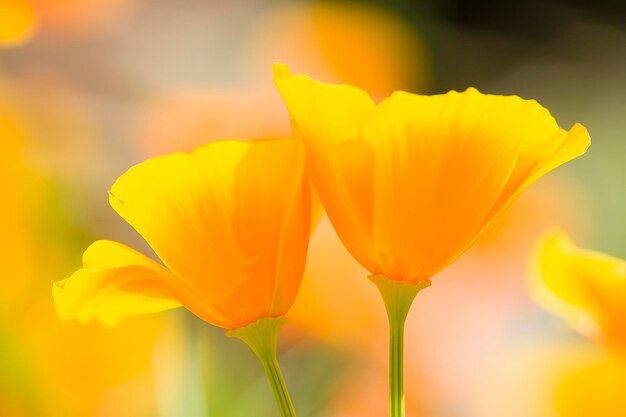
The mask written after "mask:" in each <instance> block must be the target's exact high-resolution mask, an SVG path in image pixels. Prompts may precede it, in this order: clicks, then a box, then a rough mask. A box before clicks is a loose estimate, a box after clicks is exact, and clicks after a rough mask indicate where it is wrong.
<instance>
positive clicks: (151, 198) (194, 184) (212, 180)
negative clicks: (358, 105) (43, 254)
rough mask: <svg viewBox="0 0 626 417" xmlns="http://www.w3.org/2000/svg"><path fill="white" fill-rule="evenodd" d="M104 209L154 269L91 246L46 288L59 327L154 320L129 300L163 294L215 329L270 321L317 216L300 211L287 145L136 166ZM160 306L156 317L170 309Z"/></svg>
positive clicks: (305, 196) (299, 184)
mask: <svg viewBox="0 0 626 417" xmlns="http://www.w3.org/2000/svg"><path fill="white" fill-rule="evenodd" d="M110 203H111V205H112V206H113V208H114V209H115V210H116V211H117V212H118V213H119V214H120V215H121V216H122V217H123V218H124V219H125V220H126V221H127V222H128V223H130V224H131V225H132V226H133V227H134V228H135V229H136V230H137V231H138V232H139V233H140V234H141V235H142V236H143V237H144V238H145V239H146V241H147V242H148V243H149V244H150V245H151V246H152V248H153V249H154V250H155V252H156V254H157V255H158V256H159V258H160V259H161V260H162V261H163V263H164V264H165V267H163V266H160V265H159V264H157V263H155V262H153V261H150V260H149V259H148V258H146V257H144V256H142V255H139V254H138V253H136V252H134V251H132V250H131V249H129V248H126V247H123V246H121V245H119V244H115V243H112V242H108V243H97V244H95V245H94V246H93V247H92V248H90V250H88V251H87V252H86V254H85V259H84V263H85V267H84V268H83V269H81V270H80V271H78V272H77V273H76V274H75V275H74V276H72V277H71V278H69V279H68V280H65V281H61V282H59V283H57V284H56V285H55V296H56V299H57V309H58V311H59V314H60V315H61V316H62V317H70V316H77V317H78V318H80V319H81V320H88V319H89V318H98V319H100V320H101V321H105V322H107V323H114V322H116V321H118V320H119V319H121V318H123V317H124V316H127V315H132V314H138V313H140V312H147V310H150V309H153V311H157V310H158V309H159V308H160V307H159V306H157V305H156V304H149V303H148V301H146V303H144V304H145V306H142V305H140V304H141V303H139V302H137V303H136V304H135V305H133V303H134V300H138V299H139V298H138V297H141V295H143V296H145V298H146V299H147V298H151V297H152V296H155V295H156V296H157V298H162V297H161V295H164V294H167V295H171V297H169V298H174V299H176V300H177V301H178V302H179V303H180V304H182V305H184V306H185V307H187V308H188V309H189V310H191V311H192V312H193V313H194V314H196V315H198V316H199V317H201V318H202V319H204V320H206V321H208V322H210V323H212V324H215V325H217V326H220V327H225V328H237V327H242V326H245V325H247V324H249V323H251V322H254V321H255V320H257V319H259V318H262V317H276V316H282V315H284V314H285V313H286V312H287V310H288V309H289V308H290V307H291V304H292V303H293V301H294V299H295V297H296V294H297V292H298V289H299V286H300V281H301V279H302V274H303V270H304V263H305V257H306V251H307V246H308V239H309V234H310V232H311V217H312V215H313V216H317V212H319V210H315V211H316V213H314V214H312V212H311V189H310V186H309V182H308V177H306V176H305V175H304V149H303V148H302V145H301V144H300V143H299V142H297V141H294V140H292V139H277V140H263V141H252V142H237V141H222V142H213V143H211V144H209V145H207V146H204V147H202V148H199V149H197V150H196V151H194V152H193V153H191V154H182V153H181V154H174V155H168V156H163V157H159V158H154V159H151V160H148V161H145V162H143V163H141V164H139V165H136V166H135V167H133V168H131V169H130V170H128V171H127V172H126V173H125V174H124V175H122V176H121V177H120V178H119V179H118V180H117V182H116V183H115V184H114V185H113V187H112V189H111V191H110ZM116 245H117V246H116ZM122 248H123V249H122ZM169 298H168V301H167V302H165V304H163V305H161V307H165V306H170V305H173V304H167V303H169V302H170V301H171V300H169ZM161 301H163V300H161ZM116 308H118V310H117V311H115V309H116ZM161 309H163V308H161ZM144 310H146V311H144Z"/></svg>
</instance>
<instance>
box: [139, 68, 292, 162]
mask: <svg viewBox="0 0 626 417" xmlns="http://www.w3.org/2000/svg"><path fill="white" fill-rule="evenodd" d="M266 75H267V77H266V78H267V80H266V83H264V84H265V85H263V86H261V85H256V86H250V87H249V88H245V87H241V88H238V89H232V90H222V91H220V90H218V89H216V90H214V91H210V90H207V91H202V90H199V89H195V90H192V89H188V90H181V91H173V92H164V93H162V94H161V95H159V96H158V97H155V98H153V99H152V100H151V101H150V102H149V104H148V105H146V106H145V108H144V109H143V111H141V115H140V116H139V119H138V123H137V130H136V138H137V140H136V143H137V150H138V153H139V154H140V155H142V156H143V157H152V156H157V155H163V154H167V153H172V152H180V151H186V152H189V151H191V150H193V149H194V148H196V147H198V146H200V145H203V144H206V143H209V142H212V141H214V140H220V139H238V140H250V139H267V138H280V137H289V136H290V135H291V129H290V127H289V116H288V115H287V112H286V110H285V109H284V105H283V103H282V100H281V99H280V96H279V95H278V93H277V92H276V89H275V88H274V87H273V85H272V84H271V80H270V75H269V69H268V71H266Z"/></svg>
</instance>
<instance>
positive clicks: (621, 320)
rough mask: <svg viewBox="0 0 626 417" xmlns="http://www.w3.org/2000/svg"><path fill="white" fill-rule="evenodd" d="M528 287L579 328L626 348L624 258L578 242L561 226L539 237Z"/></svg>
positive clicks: (600, 339) (624, 350)
mask: <svg viewBox="0 0 626 417" xmlns="http://www.w3.org/2000/svg"><path fill="white" fill-rule="evenodd" d="M531 278H532V279H531V289H532V292H533V294H534V295H535V296H536V299H537V300H538V301H539V302H540V303H541V304H542V305H544V306H545V307H546V308H548V309H549V310H550V311H552V312H554V313H555V314H558V315H560V316H562V317H565V318H566V319H567V320H569V321H570V322H571V324H572V325H573V326H574V327H575V328H576V329H578V330H579V331H580V332H582V333H583V334H585V335H587V336H589V337H591V338H592V339H595V340H597V341H599V342H601V343H603V344H606V345H607V346H609V347H611V348H617V349H619V350H620V351H622V352H626V261H624V260H622V259H618V258H614V257H611V256H609V255H605V254H603V253H599V252H594V251H590V250H585V249H580V248H578V247H577V246H576V245H575V244H574V242H573V241H572V240H571V239H570V238H569V236H567V234H566V233H565V232H563V231H558V230H557V231H552V232H549V233H547V234H546V235H545V236H544V237H543V238H541V239H540V240H539V241H538V242H537V244H536V247H535V250H534V256H533V260H532V271H531Z"/></svg>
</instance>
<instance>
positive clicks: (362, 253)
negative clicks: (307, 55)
mask: <svg viewBox="0 0 626 417" xmlns="http://www.w3.org/2000/svg"><path fill="white" fill-rule="evenodd" d="M274 71H275V76H274V80H275V82H276V85H277V87H278V89H279V91H280V93H281V95H282V96H283V98H284V100H285V103H286V105H287V108H288V110H289V113H290V115H291V118H292V124H293V130H294V134H295V135H296V136H297V137H299V138H301V139H302V140H303V141H304V143H305V146H306V150H307V158H308V161H309V163H310V165H311V166H310V172H311V176H312V180H313V183H314V185H315V187H316V189H317V190H318V192H319V195H320V198H321V200H322V203H323V204H324V207H325V208H326V211H327V213H328V215H329V217H330V219H331V221H332V222H333V226H334V227H335V229H336V230H337V233H338V235H339V236H340V238H341V239H342V241H343V242H344V244H345V245H346V247H347V248H348V249H349V250H350V252H351V253H352V255H353V256H354V257H355V258H356V259H357V260H358V261H359V262H360V263H361V264H362V265H363V266H364V267H366V268H367V269H368V270H369V271H370V272H372V274H374V275H384V276H386V277H388V278H391V279H394V280H400V281H407V282H410V283H416V282H419V281H421V280H427V279H429V278H430V277H432V276H433V275H434V274H436V273H437V272H439V271H440V270H441V269H442V268H444V267H446V266H447V265H449V264H450V263H451V262H453V261H454V260H455V259H456V258H458V257H459V256H460V255H461V254H462V253H464V252H465V251H466V250H467V248H468V247H469V246H470V245H471V243H472V242H473V241H474V240H475V239H476V238H477V237H478V236H479V235H480V233H481V232H482V231H483V230H484V228H485V227H487V225H489V223H490V222H491V221H492V220H493V218H494V217H495V216H496V215H497V214H498V213H499V212H500V211H501V210H502V209H503V208H505V207H506V206H507V205H509V204H510V203H511V202H512V201H513V199H514V198H515V197H516V196H517V195H519V193H520V192H521V191H523V190H524V189H525V188H526V187H528V185H530V184H531V183H532V182H533V181H535V180H536V179H538V178H539V177H540V176H541V175H543V174H545V173H547V172H548V171H550V170H551V169H554V168H556V167H557V166H558V165H560V164H562V163H564V162H566V161H568V160H570V159H573V158H575V157H577V156H579V155H581V154H582V153H584V151H585V150H586V149H587V147H588V146H589V136H588V135H587V132H586V130H585V128H584V127H582V126H581V125H575V126H574V127H573V128H572V129H571V130H570V131H569V132H566V131H564V130H562V129H561V128H559V126H558V125H557V123H556V121H555V120H554V118H552V116H551V115H550V113H549V112H548V111H547V110H546V109H545V108H543V107H541V106H540V105H539V104H538V103H537V102H536V101H534V100H523V99H521V98H519V97H517V96H496V95H486V94H481V93H479V92H478V91H477V90H475V89H473V88H470V89H468V90H467V91H465V92H462V93H459V92H454V91H452V92H449V93H447V94H443V95H434V96H421V95H415V94H409V93H405V92H396V93H394V94H393V95H392V96H391V97H389V98H387V99H385V100H383V101H382V102H381V103H380V104H379V105H378V106H376V105H374V104H373V102H372V101H371V99H369V97H368V96H367V94H365V93H364V92H363V91H361V90H358V89H356V88H354V87H349V86H336V85H329V84H325V83H321V82H318V81H315V80H312V79H310V78H308V77H306V76H302V75H297V76H292V75H291V74H290V73H289V71H288V69H287V68H286V67H285V66H284V65H281V64H277V65H276V66H275V67H274Z"/></svg>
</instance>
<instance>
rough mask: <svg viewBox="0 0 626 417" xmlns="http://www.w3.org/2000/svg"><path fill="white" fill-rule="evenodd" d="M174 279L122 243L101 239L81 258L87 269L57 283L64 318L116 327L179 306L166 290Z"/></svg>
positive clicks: (55, 290)
mask: <svg viewBox="0 0 626 417" xmlns="http://www.w3.org/2000/svg"><path fill="white" fill-rule="evenodd" d="M174 279H176V277H174V276H173V275H172V274H171V273H170V272H169V271H168V270H167V269H165V268H164V267H163V266H161V265H159V264H158V263H156V262H154V261H153V260H151V259H149V258H148V257H146V256H144V255H142V254H141V253H139V252H136V251H134V250H133V249H131V248H129V247H127V246H124V245H122V244H121V243H117V242H111V241H106V240H100V241H97V242H95V243H93V244H92V245H91V246H90V247H89V248H88V249H87V250H86V251H85V253H84V255H83V268H82V269H79V270H78V271H76V272H75V273H74V274H73V275H72V276H71V277H69V278H67V279H64V280H62V281H58V282H55V283H54V287H53V288H52V295H53V296H54V301H55V305H56V308H57V313H58V315H59V317H60V318H61V319H62V320H70V319H74V318H77V319H78V320H80V321H81V322H88V321H90V320H97V321H100V322H102V323H103V324H105V325H107V326H114V325H116V324H117V323H119V322H120V321H121V320H123V319H125V318H127V317H131V316H136V315H140V314H147V313H156V312H159V311H164V310H169V309H172V308H176V307H179V306H180V303H179V302H178V300H176V298H175V297H174V295H173V294H172V292H171V291H170V290H169V289H168V287H169V283H170V282H172V280H174Z"/></svg>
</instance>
